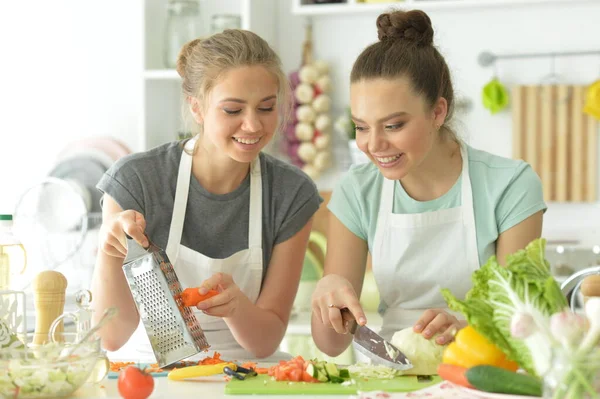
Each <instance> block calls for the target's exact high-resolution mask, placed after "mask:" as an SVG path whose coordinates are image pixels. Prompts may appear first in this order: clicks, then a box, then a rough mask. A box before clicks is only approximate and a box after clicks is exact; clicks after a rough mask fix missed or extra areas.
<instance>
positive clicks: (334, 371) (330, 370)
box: [325, 363, 340, 378]
mask: <svg viewBox="0 0 600 399" xmlns="http://www.w3.org/2000/svg"><path fill="white" fill-rule="evenodd" d="M325 371H326V372H327V375H328V376H329V377H330V378H331V377H339V376H340V372H339V370H338V368H337V366H336V365H335V364H333V363H325Z"/></svg>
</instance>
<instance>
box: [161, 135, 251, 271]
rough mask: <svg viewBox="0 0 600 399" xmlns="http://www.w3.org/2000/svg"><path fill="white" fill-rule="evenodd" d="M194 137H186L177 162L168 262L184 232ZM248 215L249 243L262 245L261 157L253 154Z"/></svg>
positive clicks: (177, 251) (176, 253)
mask: <svg viewBox="0 0 600 399" xmlns="http://www.w3.org/2000/svg"><path fill="white" fill-rule="evenodd" d="M196 141H197V139H196V138H193V139H191V140H189V141H188V142H187V143H186V144H185V147H184V149H183V152H182V154H181V160H180V161H179V172H178V174H177V186H176V191H175V201H174V204H173V216H172V217H171V227H170V228H169V238H168V242H167V248H166V252H167V256H168V257H169V259H170V260H171V262H175V260H176V259H177V256H178V255H179V246H180V244H181V237H182V235H183V224H184V221H185V211H186V209H187V202H188V194H189V191H190V180H191V178H192V159H193V156H192V155H190V154H189V153H191V152H192V151H193V150H194V147H195V145H196ZM249 211H250V217H249V223H248V246H249V247H250V248H254V247H258V248H261V247H262V174H261V166H260V156H259V157H256V158H255V159H254V160H253V161H252V163H251V164H250V210H249Z"/></svg>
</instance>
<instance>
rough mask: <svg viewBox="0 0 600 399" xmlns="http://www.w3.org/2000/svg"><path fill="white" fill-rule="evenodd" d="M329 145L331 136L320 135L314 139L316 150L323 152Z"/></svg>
mask: <svg viewBox="0 0 600 399" xmlns="http://www.w3.org/2000/svg"><path fill="white" fill-rule="evenodd" d="M329 144H331V136H330V135H329V134H322V135H320V136H319V137H317V138H315V147H317V149H318V150H324V149H325V148H327V147H329Z"/></svg>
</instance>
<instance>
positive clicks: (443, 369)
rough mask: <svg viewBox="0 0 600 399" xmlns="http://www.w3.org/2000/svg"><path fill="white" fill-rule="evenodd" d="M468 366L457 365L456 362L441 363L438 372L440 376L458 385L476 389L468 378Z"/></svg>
mask: <svg viewBox="0 0 600 399" xmlns="http://www.w3.org/2000/svg"><path fill="white" fill-rule="evenodd" d="M467 370H468V369H467V368H466V367H461V366H456V365H454V364H445V363H441V364H440V365H439V366H438V369H437V372H438V375H439V376H440V377H442V378H443V379H444V380H446V381H450V382H452V383H454V384H456V385H460V386H463V387H466V388H471V389H474V388H473V386H472V385H471V384H469V381H468V380H467V376H466V372H467Z"/></svg>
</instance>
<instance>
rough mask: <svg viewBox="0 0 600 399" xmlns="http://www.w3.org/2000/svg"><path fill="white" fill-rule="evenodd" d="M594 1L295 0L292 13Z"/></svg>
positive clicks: (339, 13) (586, 0)
mask: <svg viewBox="0 0 600 399" xmlns="http://www.w3.org/2000/svg"><path fill="white" fill-rule="evenodd" d="M592 1H595V0H403V1H389V2H373V3H364V2H362V1H360V0H346V1H345V2H343V3H331V4H314V3H313V1H312V0H295V2H294V7H293V13H294V14H296V15H306V16H311V15H313V16H319V15H341V14H363V13H381V12H383V11H385V10H388V9H389V8H391V7H398V8H402V9H411V8H417V9H421V10H424V11H430V10H453V9H456V10H458V9H461V8H479V7H502V6H510V7H515V6H526V5H533V4H552V3H569V4H573V3H585V2H592Z"/></svg>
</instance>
